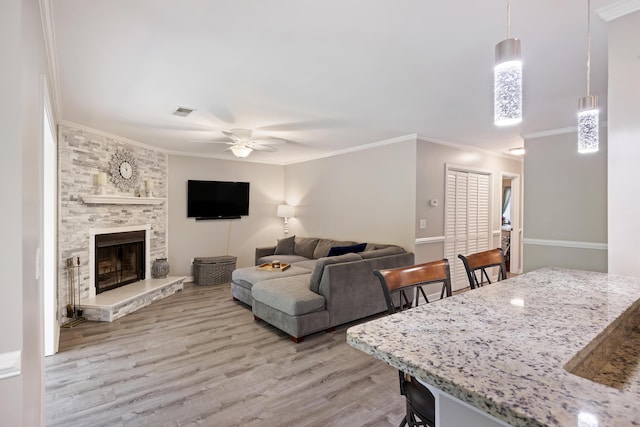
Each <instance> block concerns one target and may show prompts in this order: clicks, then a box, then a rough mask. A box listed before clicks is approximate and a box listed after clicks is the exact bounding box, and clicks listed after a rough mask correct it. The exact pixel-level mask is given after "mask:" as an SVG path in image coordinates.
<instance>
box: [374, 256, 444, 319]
mask: <svg viewBox="0 0 640 427" xmlns="http://www.w3.org/2000/svg"><path fill="white" fill-rule="evenodd" d="M373 274H375V275H376V276H377V277H378V279H380V284H381V285H382V292H383V293H384V298H385V301H386V302H387V309H388V312H389V314H393V313H395V312H396V302H397V301H398V297H395V298H394V294H399V306H398V309H399V310H402V309H403V308H411V307H413V306H414V303H415V305H416V306H417V305H418V303H419V300H420V295H422V296H423V297H424V300H425V302H426V303H428V302H429V299H428V298H427V295H426V294H425V292H424V290H423V289H422V287H423V286H424V285H430V284H432V283H439V282H442V290H441V292H440V298H441V299H442V298H444V296H445V294H446V296H448V297H449V296H451V273H450V271H449V261H448V260H446V259H442V260H439V261H432V262H427V263H424V264H418V265H411V266H408V267H397V268H389V269H386V270H376V271H374V272H373ZM408 291H413V292H415V299H414V298H413V295H411V294H410V295H411V297H408V296H407V293H408Z"/></svg>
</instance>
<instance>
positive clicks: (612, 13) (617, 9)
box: [596, 0, 640, 22]
mask: <svg viewBox="0 0 640 427" xmlns="http://www.w3.org/2000/svg"><path fill="white" fill-rule="evenodd" d="M638 10H640V0H622V1H619V2H616V3H613V4H612V5H609V6H605V7H603V8H601V9H598V11H597V12H596V14H597V15H598V16H599V17H600V18H601V19H602V20H604V21H606V22H611V21H613V20H614V19H618V18H620V17H621V16H624V15H628V14H630V13H633V12H635V11H638Z"/></svg>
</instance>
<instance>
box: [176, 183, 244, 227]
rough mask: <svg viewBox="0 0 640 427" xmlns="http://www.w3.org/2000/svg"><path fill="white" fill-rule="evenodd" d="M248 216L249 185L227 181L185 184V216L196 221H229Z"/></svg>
mask: <svg viewBox="0 0 640 427" xmlns="http://www.w3.org/2000/svg"><path fill="white" fill-rule="evenodd" d="M245 215H249V183H248V182H227V181H196V180H189V181H188V182H187V216H188V217H189V218H196V219H230V218H240V217H241V216H245Z"/></svg>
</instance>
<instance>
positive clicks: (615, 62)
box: [608, 11, 640, 276]
mask: <svg viewBox="0 0 640 427" xmlns="http://www.w3.org/2000/svg"><path fill="white" fill-rule="evenodd" d="M639 41H640V11H639V12H634V13H632V14H630V15H627V16H623V17H621V18H618V19H616V20H614V21H612V22H610V23H609V97H608V103H609V118H608V120H609V172H608V173H609V184H608V185H609V201H608V203H609V272H610V273H615V274H624V275H630V276H640V263H639V262H638V242H640V232H639V231H638V230H639V228H638V219H639V218H640V198H639V197H638V196H639V195H640V190H639V188H640V187H639V186H638V182H639V181H640V168H639V167H638V165H639V164H640V163H639V159H640V42H639Z"/></svg>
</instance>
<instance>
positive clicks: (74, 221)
mask: <svg viewBox="0 0 640 427" xmlns="http://www.w3.org/2000/svg"><path fill="white" fill-rule="evenodd" d="M118 148H122V149H127V150H130V151H131V152H132V153H133V155H134V157H135V160H136V163H137V165H138V170H139V172H140V174H139V176H140V183H139V186H138V187H139V188H140V187H144V179H147V178H150V179H152V180H153V182H154V189H153V193H154V194H153V196H154V197H160V198H166V197H167V174H168V155H167V154H165V153H161V152H158V151H155V150H153V149H150V148H146V147H145V146H141V145H134V144H131V143H128V142H126V141H123V140H120V139H117V138H116V137H108V136H104V135H101V134H98V133H92V132H89V131H87V130H80V129H75V128H73V127H70V126H64V125H61V126H60V127H59V129H58V159H59V160H58V161H59V165H58V168H59V178H58V179H59V193H58V197H59V211H58V254H59V259H58V269H59V270H58V271H59V274H58V308H59V310H60V313H61V316H60V318H61V319H63V320H64V319H66V309H65V307H66V304H67V293H68V292H67V287H68V285H67V270H66V260H67V258H72V257H80V287H81V301H80V302H81V303H82V300H83V299H86V298H88V295H89V289H90V287H92V286H94V284H93V283H89V268H90V266H89V230H90V229H91V228H111V227H126V226H133V225H143V224H150V225H151V232H150V237H151V254H150V259H151V260H152V261H153V260H154V259H156V258H166V257H167V202H166V201H165V202H164V203H161V204H159V205H88V204H85V203H83V202H82V200H81V196H82V195H87V194H95V181H96V178H95V175H96V174H97V173H98V172H106V173H107V175H108V174H109V160H110V159H111V156H112V155H113V153H115V151H116V149H118ZM106 194H109V195H119V196H134V194H133V192H131V193H122V192H120V191H119V190H118V189H117V188H116V187H115V186H114V185H113V184H112V183H111V181H110V180H109V182H108V183H107V185H106ZM150 276H151V272H147V277H150ZM76 280H77V279H76Z"/></svg>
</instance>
